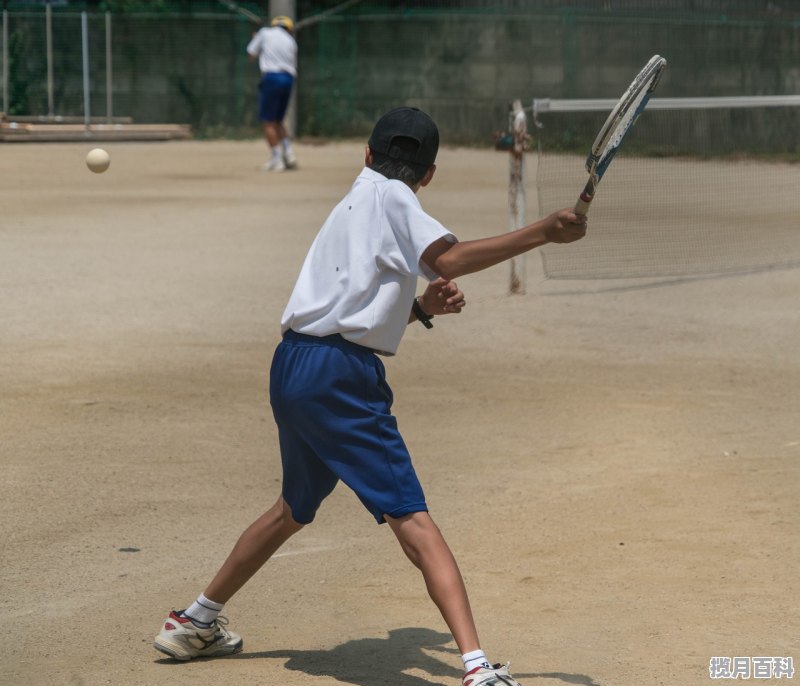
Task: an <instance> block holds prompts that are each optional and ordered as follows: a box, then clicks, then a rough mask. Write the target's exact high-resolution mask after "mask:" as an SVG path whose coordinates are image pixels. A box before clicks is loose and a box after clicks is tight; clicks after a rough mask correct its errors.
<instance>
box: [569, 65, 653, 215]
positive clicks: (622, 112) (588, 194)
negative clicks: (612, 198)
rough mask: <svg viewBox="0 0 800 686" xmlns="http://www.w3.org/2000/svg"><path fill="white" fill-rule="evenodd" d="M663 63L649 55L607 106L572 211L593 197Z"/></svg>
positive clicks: (583, 211)
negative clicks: (611, 105) (586, 178)
mask: <svg viewBox="0 0 800 686" xmlns="http://www.w3.org/2000/svg"><path fill="white" fill-rule="evenodd" d="M666 66H667V60H665V59H664V58H663V57H660V56H659V55H653V57H651V58H650V61H649V62H648V63H647V64H646V65H645V66H644V69H642V71H640V72H639V73H638V74H637V76H636V78H635V79H634V80H633V83H631V85H630V86H628V90H627V91H625V93H624V95H623V96H622V97H621V98H620V99H619V102H618V103H617V104H616V105H615V106H614V109H613V110H611V114H609V115H608V119H606V122H605V124H603V126H602V128H601V129H600V133H598V134H597V138H595V139H594V143H593V144H592V149H591V150H590V151H589V156H588V157H587V158H586V171H588V172H589V181H587V183H586V186H585V187H584V189H583V193H581V195H580V198H579V199H578V202H577V203H575V214H586V213H587V212H588V211H589V205H590V204H591V202H592V200H593V199H594V194H595V191H596V190H597V184H599V183H600V179H602V178H603V174H605V173H606V169H608V165H609V164H611V160H613V159H614V155H616V153H617V150H618V149H619V146H620V145H621V144H622V141H623V140H624V139H625V136H626V135H627V134H628V132H629V131H630V130H631V129H632V128H633V125H634V124H635V123H636V119H637V118H638V117H639V115H640V114H641V113H642V111H643V110H644V108H645V107H646V106H647V102H648V100H650V95H652V93H653V91H654V90H655V89H656V86H657V85H658V82H659V80H660V79H661V74H662V73H663V72H664V68H665V67H666Z"/></svg>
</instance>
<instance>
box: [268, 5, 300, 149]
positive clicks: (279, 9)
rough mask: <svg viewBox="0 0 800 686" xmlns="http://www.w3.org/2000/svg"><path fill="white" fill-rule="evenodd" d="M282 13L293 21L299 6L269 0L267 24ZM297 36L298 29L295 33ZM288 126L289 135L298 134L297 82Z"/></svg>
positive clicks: (287, 120)
mask: <svg viewBox="0 0 800 686" xmlns="http://www.w3.org/2000/svg"><path fill="white" fill-rule="evenodd" d="M279 15H282V16H284V17H289V18H290V19H291V20H292V21H294V22H296V21H297V6H296V3H295V0H269V16H268V17H267V20H268V21H267V25H269V20H271V19H272V18H273V17H277V16H279ZM294 36H295V38H297V31H295V33H294ZM284 123H285V125H286V128H287V129H288V130H289V136H290V137H291V138H294V137H295V136H296V135H297V83H296V82H295V87H294V88H292V94H291V96H289V106H288V107H287V108H286V118H285V120H284Z"/></svg>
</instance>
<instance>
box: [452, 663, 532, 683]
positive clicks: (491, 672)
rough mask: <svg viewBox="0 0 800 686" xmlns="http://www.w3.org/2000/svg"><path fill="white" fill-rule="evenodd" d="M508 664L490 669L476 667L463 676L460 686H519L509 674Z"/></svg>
mask: <svg viewBox="0 0 800 686" xmlns="http://www.w3.org/2000/svg"><path fill="white" fill-rule="evenodd" d="M509 665H510V663H506V664H505V666H504V665H500V664H497V665H495V666H494V667H492V668H491V669H487V668H486V667H476V668H475V669H472V670H470V671H469V672H467V673H466V674H465V675H464V678H463V679H462V681H461V683H462V686H520V683H519V682H518V681H517V680H516V679H514V677H512V676H511V675H510V674H509V673H508V668H509Z"/></svg>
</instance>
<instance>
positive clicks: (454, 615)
mask: <svg viewBox="0 0 800 686" xmlns="http://www.w3.org/2000/svg"><path fill="white" fill-rule="evenodd" d="M386 521H387V522H388V523H389V526H390V527H391V528H392V531H394V533H395V535H396V536H397V540H398V541H400V545H401V546H402V548H403V551H404V552H405V554H406V555H407V556H408V559H409V560H411V562H413V563H414V565H415V566H416V567H418V568H419V570H420V571H421V572H422V576H423V577H424V579H425V585H426V586H427V587H428V594H429V595H430V597H431V599H432V600H433V602H434V603H436V606H437V607H438V608H439V611H440V612H441V613H442V617H443V618H444V621H445V623H446V624H447V626H448V627H449V628H450V633H452V634H453V638H454V639H455V642H456V645H458V649H459V650H460V651H461V654H462V655H463V654H465V653H468V652H471V651H473V650H477V649H478V648H480V644H479V642H478V631H477V629H476V628H475V620H474V619H473V617H472V609H471V608H470V605H469V598H468V597H467V589H466V588H465V586H464V580H463V578H462V577H461V571H460V570H459V569H458V564H457V563H456V560H455V558H454V557H453V553H452V552H450V548H449V547H448V545H447V542H446V541H445V540H444V537H443V536H442V533H441V531H439V527H437V526H436V524H435V523H434V521H433V520H432V519H431V517H430V515H429V514H428V513H427V512H414V513H412V514H409V515H406V516H404V517H399V518H398V519H393V518H392V517H389V516H387V517H386Z"/></svg>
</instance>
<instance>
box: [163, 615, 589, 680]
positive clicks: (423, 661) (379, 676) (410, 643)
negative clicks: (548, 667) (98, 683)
mask: <svg viewBox="0 0 800 686" xmlns="http://www.w3.org/2000/svg"><path fill="white" fill-rule="evenodd" d="M448 644H452V638H451V636H450V635H449V634H445V633H441V632H438V631H433V630H432V629H424V628H417V627H405V628H402V629H392V630H391V631H389V635H388V636H387V637H386V638H362V639H358V640H355V641H348V642H347V643H342V644H341V645H338V646H335V647H334V648H330V649H328V650H267V651H262V652H255V653H248V652H243V653H239V654H238V655H232V656H230V657H227V658H224V659H226V660H256V659H264V658H270V659H279V660H286V662H285V664H284V667H285V668H286V669H288V670H291V671H293V672H300V673H302V674H305V675H307V676H311V677H323V676H325V677H332V678H334V679H336V680H337V681H341V682H342V683H345V684H353V685H354V686H431V684H441V685H442V686H453V684H457V683H460V681H461V677H462V676H463V671H462V670H461V669H460V667H459V655H458V650H457V649H456V648H454V647H452V645H448ZM431 652H440V653H446V654H447V658H446V659H447V663H445V662H443V661H442V660H440V659H438V658H437V657H435V656H433V655H431V654H430V653H431ZM160 662H164V663H173V662H175V661H174V660H163V661H160ZM414 671H421V672H424V673H425V674H426V675H427V677H428V678H422V677H418V676H414V675H413V674H409V673H408V672H414ZM514 676H515V677H516V678H517V679H520V680H523V686H526V683H525V680H530V679H550V680H554V681H561V682H562V683H564V684H575V685H576V686H599V684H597V683H595V681H594V680H593V679H592V678H591V677H588V676H585V675H583V674H565V673H561V672H547V673H540V674H520V673H514ZM434 679H435V680H434Z"/></svg>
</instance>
